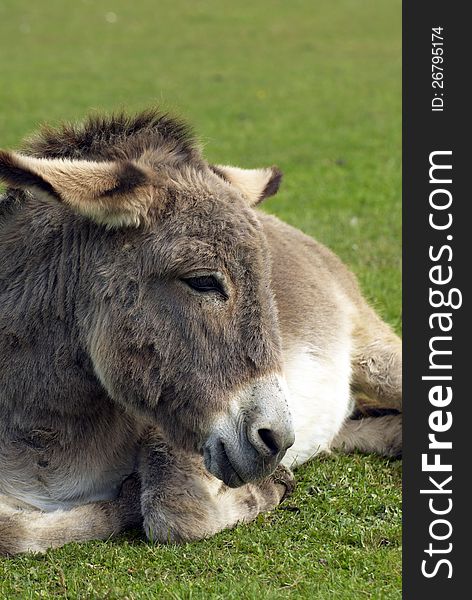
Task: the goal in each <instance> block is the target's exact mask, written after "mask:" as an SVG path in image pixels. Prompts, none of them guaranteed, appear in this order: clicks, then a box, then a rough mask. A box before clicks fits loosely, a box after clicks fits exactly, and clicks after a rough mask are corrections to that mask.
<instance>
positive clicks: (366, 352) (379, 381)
mask: <svg viewBox="0 0 472 600" xmlns="http://www.w3.org/2000/svg"><path fill="white" fill-rule="evenodd" d="M353 342H354V348H353V356H352V362H351V365H352V378H351V389H352V392H353V394H354V397H355V399H356V404H357V407H358V408H359V410H360V411H361V412H364V413H365V414H369V412H370V411H371V410H374V411H376V410H377V409H395V410H397V411H401V410H402V347H401V341H400V338H399V337H398V336H397V335H395V333H393V331H392V330H391V329H390V327H389V326H388V325H387V324H386V323H384V322H383V321H382V320H381V319H380V318H379V317H378V316H377V315H376V314H375V312H374V311H373V310H372V309H370V307H366V310H365V311H363V314H362V317H361V324H360V325H359V326H358V327H357V328H356V329H355V331H354V335H353Z"/></svg>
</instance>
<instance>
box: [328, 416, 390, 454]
mask: <svg viewBox="0 0 472 600" xmlns="http://www.w3.org/2000/svg"><path fill="white" fill-rule="evenodd" d="M331 448H332V449H333V450H340V451H341V452H345V453H349V452H354V451H355V450H358V451H359V452H365V453H371V452H373V453H375V454H380V455H381V456H390V457H395V458H398V457H400V456H401V454H402V415H401V414H395V415H384V416H382V417H365V418H363V419H349V420H348V421H346V423H345V424H344V426H343V428H342V429H341V431H340V432H339V433H338V435H337V436H336V437H335V438H334V440H333V443H332V445H331Z"/></svg>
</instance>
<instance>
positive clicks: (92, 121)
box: [23, 109, 200, 164]
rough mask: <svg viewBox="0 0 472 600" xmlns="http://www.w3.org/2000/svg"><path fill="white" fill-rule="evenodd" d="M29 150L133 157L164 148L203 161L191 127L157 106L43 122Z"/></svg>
mask: <svg viewBox="0 0 472 600" xmlns="http://www.w3.org/2000/svg"><path fill="white" fill-rule="evenodd" d="M23 151H24V152H25V153H26V154H29V155H32V156H35V157H40V158H63V159H64V158H66V159H75V160H96V161H100V160H117V159H120V160H123V159H128V160H133V159H138V158H140V157H141V156H142V155H143V154H144V153H149V152H151V153H152V152H153V151H156V152H159V151H161V152H162V151H163V152H165V153H166V154H167V155H170V156H171V157H172V160H173V162H182V163H187V164H188V163H189V162H199V160H200V151H199V149H198V145H197V142H196V139H195V136H194V134H193V132H192V130H191V129H190V127H189V126H188V125H187V124H186V123H184V122H183V121H180V120H179V119H176V118H173V117H170V116H169V115H167V114H166V113H163V112H161V111H159V110H157V109H152V110H146V111H143V112H140V113H137V114H135V115H132V116H130V115H127V114H125V113H114V114H111V115H106V116H103V115H98V114H97V115H91V116H89V117H88V118H87V119H86V120H85V121H84V122H81V123H79V124H72V123H66V124H63V125H60V126H59V127H57V128H53V127H50V126H47V125H46V126H43V127H42V129H41V130H40V131H39V133H37V134H36V135H35V136H33V137H31V138H29V139H28V140H26V141H25V143H24V144H23Z"/></svg>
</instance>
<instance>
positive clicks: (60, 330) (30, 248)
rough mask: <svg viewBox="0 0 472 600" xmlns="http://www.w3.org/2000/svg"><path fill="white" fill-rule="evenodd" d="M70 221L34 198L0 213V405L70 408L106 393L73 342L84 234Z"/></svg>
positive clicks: (76, 341)
mask: <svg viewBox="0 0 472 600" xmlns="http://www.w3.org/2000/svg"><path fill="white" fill-rule="evenodd" d="M74 219H75V217H74V216H73V215H69V214H68V213H67V211H64V210H63V209H61V207H59V208H56V207H54V206H50V205H49V204H47V203H42V202H41V201H38V200H37V199H33V198H29V199H25V201H24V202H22V203H19V204H17V205H16V206H15V207H14V208H13V209H10V210H8V211H7V212H6V213H4V217H3V221H2V223H1V224H0V354H1V355H2V356H6V357H8V360H7V361H4V367H3V369H2V371H3V372H2V383H3V382H5V383H4V384H3V389H2V390H0V403H4V404H5V403H7V404H10V403H15V404H17V405H18V406H19V405H28V406H35V407H38V408H42V409H44V410H50V411H53V412H54V411H58V412H63V413H67V412H72V413H74V412H75V411H77V410H79V411H80V410H81V408H80V407H82V408H83V404H84V403H87V402H96V399H97V398H98V397H99V396H103V394H104V392H103V390H102V389H101V386H100V384H99V383H98V380H97V379H96V377H95V376H94V374H93V370H92V367H91V365H90V360H89V358H88V356H87V355H86V353H85V352H84V351H83V349H82V348H81V344H80V343H79V334H78V328H77V325H76V314H77V311H78V310H79V309H80V303H81V302H82V301H83V300H84V293H83V288H84V287H85V284H84V282H83V281H82V275H81V269H82V266H83V264H84V262H86V254H87V251H88V249H87V247H88V237H89V234H88V229H87V224H84V226H83V227H81V226H77V223H76V222H74ZM5 363H7V364H5ZM93 398H95V400H93Z"/></svg>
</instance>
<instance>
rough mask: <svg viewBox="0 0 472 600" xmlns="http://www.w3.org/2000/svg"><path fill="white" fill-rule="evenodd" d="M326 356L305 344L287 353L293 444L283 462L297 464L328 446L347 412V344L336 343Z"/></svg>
mask: <svg viewBox="0 0 472 600" xmlns="http://www.w3.org/2000/svg"><path fill="white" fill-rule="evenodd" d="M339 346H340V347H339V348H337V350H336V352H334V353H333V352H331V353H330V356H329V357H325V356H323V357H320V356H317V354H316V350H314V349H310V348H309V347H305V348H302V349H299V350H297V351H294V352H292V353H291V354H290V355H288V356H287V357H286V360H285V367H284V374H285V380H286V382H287V387H288V390H289V395H288V404H289V408H290V412H291V414H292V419H293V425H294V428H295V444H294V445H293V446H292V447H291V448H289V450H288V451H287V454H286V455H285V458H284V459H283V461H282V463H283V464H284V465H285V466H287V467H291V468H293V467H296V466H298V465H300V464H302V463H304V462H306V461H307V460H309V459H310V458H312V457H313V456H315V455H316V454H318V453H319V452H322V451H326V450H329V446H330V444H331V442H332V440H333V438H334V436H335V435H336V434H337V433H338V431H339V430H340V428H341V426H342V424H343V422H344V420H345V418H346V417H347V415H348V412H349V406H350V388H349V383H350V371H351V359H350V348H349V344H347V343H344V344H342V345H341V344H339Z"/></svg>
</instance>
